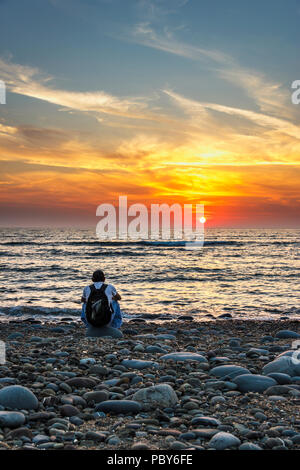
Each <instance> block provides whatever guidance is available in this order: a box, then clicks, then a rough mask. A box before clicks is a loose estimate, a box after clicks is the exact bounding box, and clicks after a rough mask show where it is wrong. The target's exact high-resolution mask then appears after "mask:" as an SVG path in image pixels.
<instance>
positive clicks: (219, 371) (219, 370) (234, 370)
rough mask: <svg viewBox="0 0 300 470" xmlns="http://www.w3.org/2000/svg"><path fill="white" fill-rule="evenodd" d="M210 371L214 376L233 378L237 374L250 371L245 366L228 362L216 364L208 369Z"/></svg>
mask: <svg viewBox="0 0 300 470" xmlns="http://www.w3.org/2000/svg"><path fill="white" fill-rule="evenodd" d="M210 373H211V374H212V375H214V376H215V377H222V378H225V377H227V378H231V379H234V378H235V377H237V376H238V375H243V374H250V371H249V370H248V369H246V368H245V367H241V366H238V365H235V364H230V365H229V364H228V365H225V366H217V367H214V368H213V369H211V370H210Z"/></svg>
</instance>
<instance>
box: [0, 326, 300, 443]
mask: <svg viewBox="0 0 300 470" xmlns="http://www.w3.org/2000/svg"><path fill="white" fill-rule="evenodd" d="M121 331H122V337H120V338H112V337H102V338H86V337H85V328H84V327H83V326H82V325H80V324H78V322H75V321H69V320H67V319H62V320H61V321H60V322H55V323H51V322H48V323H43V322H41V321H39V320H22V321H20V320H19V321H18V320H17V321H12V320H11V321H9V322H7V323H4V322H3V323H1V325H0V339H1V340H2V341H4V342H5V344H6V362H5V363H3V364H1V365H0V449H2V450H3V449H28V450H43V449H48V450H52V449H53V450H86V449H89V450H95V449H98V450H101V449H118V450H119V449H132V450H142V449H151V450H155V449H158V450H175V451H176V450H185V449H187V450H193V449H195V450H208V449H211V450H224V449H225V450H227V449H228V450H237V449H239V450H270V449H273V450H299V449H300V415H299V405H300V365H299V363H298V362H297V357H296V356H295V342H297V338H299V339H300V326H299V321H297V320H294V321H290V320H284V321H280V320H277V321H255V320H243V321H239V320H234V319H219V320H216V321H214V322H212V321H208V322H203V321H202V322H197V321H193V320H185V319H182V320H181V321H176V322H172V321H168V323H167V324H164V323H155V322H151V321H145V320H142V319H132V320H130V321H128V322H126V323H125V324H124V325H123V327H122V329H121ZM293 348H294V349H293ZM295 357H296V359H295Z"/></svg>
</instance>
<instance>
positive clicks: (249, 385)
mask: <svg viewBox="0 0 300 470" xmlns="http://www.w3.org/2000/svg"><path fill="white" fill-rule="evenodd" d="M233 382H234V383H235V384H236V385H237V386H238V390H239V391H240V392H258V393H262V392H264V391H265V390H267V388H269V387H272V385H276V384H277V382H276V380H274V379H272V378H271V377H267V376H265V375H258V374H244V375H239V376H237V377H235V378H234V379H233Z"/></svg>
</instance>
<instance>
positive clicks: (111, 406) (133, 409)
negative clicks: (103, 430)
mask: <svg viewBox="0 0 300 470" xmlns="http://www.w3.org/2000/svg"><path fill="white" fill-rule="evenodd" d="M95 409H96V411H104V412H105V413H112V414H119V413H122V414H136V413H139V412H140V411H141V409H142V407H141V405H140V403H138V402H137V401H134V400H107V401H103V402H101V403H99V404H98V405H97V406H96V408H95Z"/></svg>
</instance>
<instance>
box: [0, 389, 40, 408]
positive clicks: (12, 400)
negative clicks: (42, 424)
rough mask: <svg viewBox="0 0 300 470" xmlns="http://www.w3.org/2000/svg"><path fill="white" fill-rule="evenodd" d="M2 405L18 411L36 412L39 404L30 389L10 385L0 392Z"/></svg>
mask: <svg viewBox="0 0 300 470" xmlns="http://www.w3.org/2000/svg"><path fill="white" fill-rule="evenodd" d="M0 405H2V406H4V407H5V408H13V409H17V410H36V409H37V408H38V406H39V402H38V399H37V397H36V396H35V395H34V393H32V391H31V390H29V388H27V387H22V386H21V385H10V386H8V387H4V388H2V389H1V390H0Z"/></svg>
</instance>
